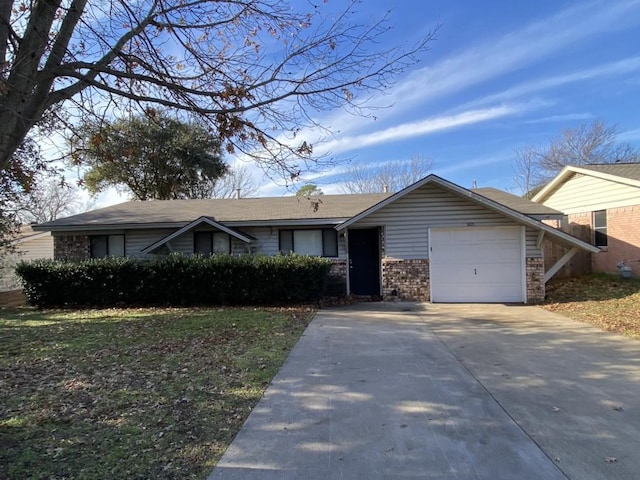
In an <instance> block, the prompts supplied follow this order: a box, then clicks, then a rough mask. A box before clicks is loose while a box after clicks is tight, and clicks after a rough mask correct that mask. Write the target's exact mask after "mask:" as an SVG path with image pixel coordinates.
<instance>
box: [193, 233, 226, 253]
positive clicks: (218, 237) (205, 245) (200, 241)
mask: <svg viewBox="0 0 640 480" xmlns="http://www.w3.org/2000/svg"><path fill="white" fill-rule="evenodd" d="M230 252H231V238H230V237H229V235H227V234H226V233H224V232H212V231H207V232H193V253H198V254H200V255H212V254H216V255H227V254H229V253H230Z"/></svg>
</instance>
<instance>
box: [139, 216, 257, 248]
mask: <svg viewBox="0 0 640 480" xmlns="http://www.w3.org/2000/svg"><path fill="white" fill-rule="evenodd" d="M202 224H205V225H209V226H211V227H214V228H217V229H218V230H220V231H222V232H225V233H226V234H228V235H231V236H232V237H235V238H237V239H239V240H242V241H243V242H245V243H251V241H253V240H255V239H254V238H253V237H252V236H251V235H247V234H245V233H242V232H239V231H237V230H235V229H233V228H229V227H227V226H226V225H223V224H221V223H219V222H216V221H215V220H213V219H211V218H209V217H200V218H198V219H196V220H194V221H193V222H191V223H189V224H187V225H185V226H184V227H182V228H180V229H178V230H176V231H175V232H173V233H171V234H170V235H167V236H166V237H164V238H161V239H160V240H158V241H157V242H155V243H152V244H151V245H149V246H148V247H146V248H144V249H142V250H141V252H140V253H150V252H152V251H153V250H155V249H156V248H159V247H161V246H162V245H164V244H166V243H168V242H170V241H171V240H173V239H174V238H176V237H179V236H180V235H183V234H184V233H186V232H188V231H190V230H193V229H194V228H196V227H198V226H200V225H202Z"/></svg>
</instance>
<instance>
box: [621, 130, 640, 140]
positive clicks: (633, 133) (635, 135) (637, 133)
mask: <svg viewBox="0 0 640 480" xmlns="http://www.w3.org/2000/svg"><path fill="white" fill-rule="evenodd" d="M618 140H619V141H621V142H635V141H640V128H636V129H634V130H627V131H626V132H620V133H619V134H618Z"/></svg>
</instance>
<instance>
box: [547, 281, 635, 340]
mask: <svg viewBox="0 0 640 480" xmlns="http://www.w3.org/2000/svg"><path fill="white" fill-rule="evenodd" d="M543 308H545V309H547V310H550V311H552V312H556V313H560V314H562V315H566V316H568V317H570V318H573V319H575V320H580V321H583V322H587V323H591V324H592V325H595V326H597V327H600V328H602V329H604V330H608V331H611V332H616V333H621V334H624V335H628V336H630V337H634V338H640V315H638V311H640V281H638V280H637V279H621V278H619V277H617V276H613V275H588V276H582V277H576V278H568V279H559V280H554V281H552V282H551V283H550V285H548V287H547V301H546V302H545V304H544V305H543Z"/></svg>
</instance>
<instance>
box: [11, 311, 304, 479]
mask: <svg viewBox="0 0 640 480" xmlns="http://www.w3.org/2000/svg"><path fill="white" fill-rule="evenodd" d="M312 314H313V311H312V310H311V309H308V308H297V309H281V310H265V309H126V310H91V311H36V310H31V309H27V308H23V309H15V310H4V311H0V445H2V448H0V478H7V479H13V478H15V479H18V478H33V479H45V478H47V479H49V478H65V479H103V478H127V479H143V478H144V479H147V478H159V479H170V478H176V479H177V478H180V479H188V478H199V479H201V478H205V477H206V475H207V474H208V473H209V471H210V470H211V468H212V467H213V466H214V465H215V463H216V462H217V460H218V459H219V458H220V456H221V454H222V453H223V452H224V450H225V449H226V448H227V446H228V445H229V443H230V442H231V440H232V439H233V437H234V436H235V434H236V433H237V431H238V430H239V428H240V426H241V425H242V424H243V422H244V421H245V419H246V417H247V416H248V414H249V413H250V411H251V409H252V408H253V407H254V406H255V404H256V403H257V401H258V400H259V399H260V397H261V396H262V394H263V392H264V390H265V389H266V387H267V385H268V384H269V382H270V381H271V379H272V377H273V376H274V375H275V374H276V373H277V371H278V370H279V368H280V366H281V365H282V363H283V361H284V359H285V358H286V356H287V354H288V352H289V351H290V349H291V348H292V346H293V345H294V344H295V342H296V341H297V340H298V338H299V336H300V335H301V333H302V332H303V330H304V328H305V327H306V326H307V324H308V322H309V320H310V318H311V316H312Z"/></svg>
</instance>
